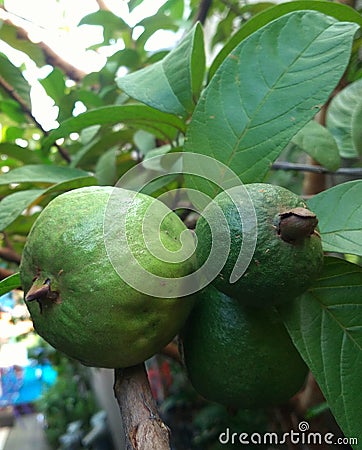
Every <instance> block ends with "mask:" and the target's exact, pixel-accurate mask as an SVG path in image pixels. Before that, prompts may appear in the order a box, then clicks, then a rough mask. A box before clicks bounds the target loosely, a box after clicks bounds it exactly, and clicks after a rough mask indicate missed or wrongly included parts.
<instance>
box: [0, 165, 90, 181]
mask: <svg viewBox="0 0 362 450" xmlns="http://www.w3.org/2000/svg"><path fill="white" fill-rule="evenodd" d="M88 176H89V173H88V172H85V171H84V170H80V169H73V168H69V167H62V166H50V165H45V164H29V165H27V166H22V167H18V168H16V169H13V170H11V171H10V172H8V173H5V174H3V175H1V177H0V185H4V184H10V183H51V184H55V183H60V182H63V181H69V180H72V179H74V178H83V177H88Z"/></svg>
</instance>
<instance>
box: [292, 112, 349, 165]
mask: <svg viewBox="0 0 362 450" xmlns="http://www.w3.org/2000/svg"><path fill="white" fill-rule="evenodd" d="M292 143H293V144H295V145H297V146H298V147H299V148H300V149H301V150H304V151H305V152H306V153H308V155H310V156H311V157H312V158H313V159H315V160H316V161H318V162H319V164H321V165H322V166H324V167H326V168H327V169H328V170H332V171H334V170H337V169H338V167H339V166H340V162H341V158H340V156H339V151H338V147H337V143H336V141H335V139H334V137H333V135H332V134H331V133H330V132H329V131H328V130H327V128H325V127H323V126H322V125H320V124H319V123H317V122H316V121H315V120H311V121H310V122H308V123H307V125H305V126H304V127H303V128H302V129H301V130H299V131H298V133H297V134H296V135H295V136H294V137H293V139H292Z"/></svg>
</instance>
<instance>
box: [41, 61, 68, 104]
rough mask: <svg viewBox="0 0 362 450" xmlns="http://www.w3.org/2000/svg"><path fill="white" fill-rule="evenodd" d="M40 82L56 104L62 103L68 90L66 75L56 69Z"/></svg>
mask: <svg viewBox="0 0 362 450" xmlns="http://www.w3.org/2000/svg"><path fill="white" fill-rule="evenodd" d="M39 82H40V84H41V85H42V86H43V88H44V89H45V91H46V93H47V94H48V95H49V97H51V98H52V99H53V100H54V102H55V103H56V104H58V103H60V101H61V100H62V98H63V97H64V95H65V89H66V86H65V77H64V73H63V72H62V71H61V70H60V69H59V68H58V67H54V68H53V70H52V71H51V72H50V74H49V75H48V76H47V77H45V78H43V79H42V80H39Z"/></svg>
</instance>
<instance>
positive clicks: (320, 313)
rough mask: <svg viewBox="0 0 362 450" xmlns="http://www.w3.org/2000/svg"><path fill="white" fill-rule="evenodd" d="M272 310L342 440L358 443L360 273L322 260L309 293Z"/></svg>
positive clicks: (361, 349)
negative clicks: (279, 317) (305, 366)
mask: <svg viewBox="0 0 362 450" xmlns="http://www.w3.org/2000/svg"><path fill="white" fill-rule="evenodd" d="M278 309H279V311H280V313H281V315H282V317H283V320H284V323H285V324H286V326H287V329H288V332H289V334H290V335H291V338H292V340H293V342H294V344H295V346H296V347H297V349H298V350H299V352H300V353H301V355H302V357H303V358H304V360H305V361H306V363H307V364H308V366H309V368H310V369H311V371H312V373H313V375H314V376H315V378H316V380H317V383H318V384H319V386H320V388H321V389H322V391H323V394H324V395H325V398H326V400H327V402H328V404H329V406H330V408H331V411H332V413H333V415H334V417H335V418H336V420H337V422H338V423H339V425H340V427H341V428H342V430H343V433H344V435H345V436H347V437H349V438H352V437H353V438H357V439H358V442H362V428H361V404H362V390H361V379H360V373H361V372H362V268H361V267H359V266H357V265H354V264H351V263H348V262H346V261H344V260H341V259H338V258H326V262H325V267H324V270H323V273H322V275H321V276H320V278H319V279H318V280H317V282H315V283H314V285H313V287H312V288H310V289H309V290H308V291H307V292H306V293H305V294H304V295H302V296H301V297H299V298H297V299H295V300H294V301H293V302H291V303H290V304H287V305H283V306H282V307H279V308H278ZM355 448H356V449H357V448H361V447H360V445H359V446H357V445H356V446H355Z"/></svg>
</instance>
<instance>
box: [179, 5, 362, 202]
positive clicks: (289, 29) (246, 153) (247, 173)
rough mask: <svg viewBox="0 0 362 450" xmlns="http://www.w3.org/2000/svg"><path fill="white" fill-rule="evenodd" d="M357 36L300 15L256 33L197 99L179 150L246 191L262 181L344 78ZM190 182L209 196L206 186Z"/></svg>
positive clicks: (341, 25) (313, 15)
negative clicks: (216, 167)
mask: <svg viewBox="0 0 362 450" xmlns="http://www.w3.org/2000/svg"><path fill="white" fill-rule="evenodd" d="M356 28H357V25H355V24H352V23H346V22H337V21H336V20H335V19H333V18H331V17H327V16H325V15H323V14H320V13H318V12H316V11H298V12H294V13H290V14H287V15H284V16H282V17H281V18H279V19H277V20H274V21H273V22H271V23H269V24H268V25H266V26H265V27H264V28H262V29H260V30H258V31H256V32H255V33H254V34H252V35H251V36H249V37H248V38H247V39H245V40H244V41H242V42H241V43H240V44H239V45H238V47H237V48H235V50H234V51H233V52H232V54H231V55H230V57H229V58H227V60H225V62H224V63H223V64H222V66H220V68H219V70H218V71H217V73H215V75H214V77H213V78H212V80H211V82H210V84H209V85H208V86H207V88H206V89H205V90H204V91H203V93H202V95H201V98H200V101H199V102H198V104H197V106H196V109H195V112H194V114H193V116H192V118H191V121H190V124H189V127H188V130H187V135H186V140H185V150H186V151H188V152H197V153H201V154H204V155H207V156H210V157H212V158H215V159H216V160H218V161H221V162H222V163H224V164H226V165H227V166H228V167H230V168H231V169H232V170H233V171H234V172H235V173H236V174H237V175H238V176H239V177H240V178H241V180H242V182H244V183H250V182H256V181H262V180H263V179H264V177H265V176H266V174H267V172H268V171H269V169H270V166H271V164H272V162H273V161H274V160H275V159H276V158H277V157H278V156H279V154H280V153H281V151H282V150H283V149H284V148H285V146H286V145H287V144H288V142H290V140H291V139H292V137H293V136H294V135H295V134H296V132H297V131H299V130H300V129H301V128H302V127H303V126H304V125H306V124H307V123H308V122H309V121H310V120H311V119H312V118H313V116H314V115H315V114H316V112H317V110H318V108H319V107H321V106H322V105H323V104H324V103H325V102H326V100H327V99H328V97H329V95H330V92H331V91H332V90H333V88H334V87H335V85H336V84H337V82H338V81H339V79H340V77H341V76H342V75H343V72H344V70H345V67H346V66H347V64H348V61H349V55H350V51H351V44H352V40H353V36H354V34H355V31H356ZM290 42H293V46H292V47H291V46H290ZM193 182H195V183H196V182H197V188H198V189H199V190H201V191H204V190H206V193H208V194H210V195H212V193H211V192H210V185H209V184H208V183H207V181H203V180H201V179H198V180H196V179H194V178H193ZM219 182H222V180H221V179H220V180H219ZM194 187H195V186H194ZM212 190H213V191H214V189H212ZM213 193H214V194H215V192H213Z"/></svg>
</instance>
